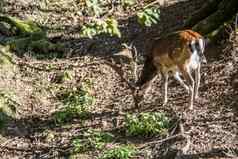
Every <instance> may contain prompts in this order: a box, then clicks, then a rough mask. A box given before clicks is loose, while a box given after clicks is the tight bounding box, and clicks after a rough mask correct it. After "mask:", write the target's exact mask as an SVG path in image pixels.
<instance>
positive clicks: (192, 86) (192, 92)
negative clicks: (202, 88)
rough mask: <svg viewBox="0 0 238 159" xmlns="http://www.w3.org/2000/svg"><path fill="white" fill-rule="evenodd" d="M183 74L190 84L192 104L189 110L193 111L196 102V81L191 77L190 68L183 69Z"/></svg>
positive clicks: (190, 103)
mask: <svg viewBox="0 0 238 159" xmlns="http://www.w3.org/2000/svg"><path fill="white" fill-rule="evenodd" d="M181 73H182V75H183V77H184V78H185V80H186V81H187V82H188V86H189V94H190V102H189V109H190V110H192V109H193V101H194V80H193V77H192V75H191V72H190V69H189V68H183V67H181Z"/></svg>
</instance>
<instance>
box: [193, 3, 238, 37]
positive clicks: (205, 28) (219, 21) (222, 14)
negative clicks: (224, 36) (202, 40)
mask: <svg viewBox="0 0 238 159" xmlns="http://www.w3.org/2000/svg"><path fill="white" fill-rule="evenodd" d="M237 11H238V0H229V1H228V0H223V1H222V2H221V3H220V4H219V6H218V10H217V11H216V12H215V13H213V14H211V15H210V16H208V17H207V18H205V19H204V20H202V21H200V22H199V23H197V24H196V25H195V26H193V30H195V31H197V32H200V33H201V34H203V35H206V34H208V33H210V32H212V31H214V30H216V29H217V28H219V27H220V25H223V24H224V23H225V22H227V21H229V20H230V19H231V18H232V17H233V16H234V15H235V14H236V13H237Z"/></svg>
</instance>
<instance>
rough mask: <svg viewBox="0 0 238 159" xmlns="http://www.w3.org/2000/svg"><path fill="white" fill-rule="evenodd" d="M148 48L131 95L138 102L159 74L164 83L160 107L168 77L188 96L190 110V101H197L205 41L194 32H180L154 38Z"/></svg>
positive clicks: (191, 106) (165, 97) (191, 103)
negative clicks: (135, 97)
mask: <svg viewBox="0 0 238 159" xmlns="http://www.w3.org/2000/svg"><path fill="white" fill-rule="evenodd" d="M150 48H151V49H150V50H149V52H148V54H147V55H146V57H145V61H144V65H143V68H142V71H141V75H140V76H139V77H138V80H137V81H136V82H135V88H136V89H135V90H136V91H135V96H137V97H138V99H140V100H142V99H143V97H144V96H145V95H146V94H147V93H148V91H149V90H150V89H151V85H152V83H153V82H154V80H155V79H156V78H157V77H158V75H159V74H161V75H162V77H163V81H164V101H163V105H166V104H167V102H168V79H169V76H170V75H172V76H173V77H174V78H175V79H176V80H177V81H178V82H179V83H180V84H181V86H183V87H184V88H185V89H186V90H187V92H188V93H189V95H190V101H189V109H190V110H192V109H193V103H194V100H196V99H198V90H199V85H200V80H201V72H200V70H201V64H202V63H207V60H206V57H205V55H204V50H205V38H204V37H203V36H202V35H200V34H199V33H197V32H195V31H192V30H181V31H176V32H173V33H170V34H168V35H166V36H163V37H161V38H156V39H154V40H153V42H152V43H150ZM193 72H194V74H195V78H194V77H193V75H192V73H193ZM181 76H182V78H183V79H182V78H181Z"/></svg>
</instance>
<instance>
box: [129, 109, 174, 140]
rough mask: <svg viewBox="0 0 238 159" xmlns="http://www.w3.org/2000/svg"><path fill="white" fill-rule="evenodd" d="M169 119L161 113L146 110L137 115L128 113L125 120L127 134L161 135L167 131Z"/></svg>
mask: <svg viewBox="0 0 238 159" xmlns="http://www.w3.org/2000/svg"><path fill="white" fill-rule="evenodd" d="M169 125H170V121H169V119H168V117H166V116H165V114H163V113H158V112H146V113H140V114H138V115H134V114H132V115H131V114H128V115H127V116H126V120H125V128H126V134H127V135H128V136H151V135H158V134H159V135H161V134H164V133H166V132H167V131H168V128H169Z"/></svg>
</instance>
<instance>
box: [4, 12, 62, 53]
mask: <svg viewBox="0 0 238 159" xmlns="http://www.w3.org/2000/svg"><path fill="white" fill-rule="evenodd" d="M0 23H1V27H0V32H1V33H3V34H4V33H6V36H9V35H10V36H11V37H9V38H7V40H6V41H0V43H1V44H3V45H9V46H10V48H11V49H12V50H15V51H17V52H26V51H29V50H33V51H35V50H37V51H39V52H42V53H49V52H53V51H59V52H62V51H63V48H64V47H63V45H62V44H54V43H51V42H50V41H49V40H48V38H47V36H46V32H45V31H44V30H43V29H42V28H40V27H39V26H37V25H36V24H35V23H34V22H32V21H23V20H20V19H17V18H14V17H10V16H0ZM4 24H7V26H8V27H6V25H4Z"/></svg>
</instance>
